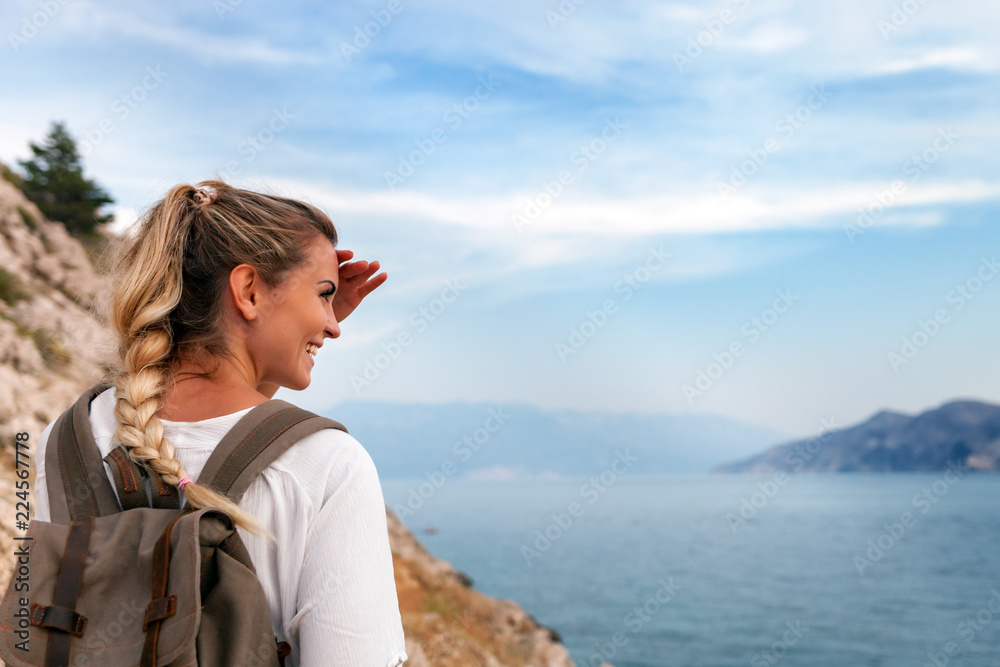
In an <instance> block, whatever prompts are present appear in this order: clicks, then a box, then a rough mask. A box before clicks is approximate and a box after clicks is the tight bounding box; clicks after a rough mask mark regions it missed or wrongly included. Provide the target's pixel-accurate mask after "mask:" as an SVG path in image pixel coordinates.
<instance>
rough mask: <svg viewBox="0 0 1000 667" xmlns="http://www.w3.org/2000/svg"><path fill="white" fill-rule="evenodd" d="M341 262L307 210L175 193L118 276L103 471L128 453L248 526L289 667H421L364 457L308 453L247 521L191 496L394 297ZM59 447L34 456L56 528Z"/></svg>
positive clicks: (340, 450)
mask: <svg viewBox="0 0 1000 667" xmlns="http://www.w3.org/2000/svg"><path fill="white" fill-rule="evenodd" d="M336 244H337V232H336V229H335V228H334V226H333V223H332V222H331V221H330V220H329V218H328V217H327V216H326V215H324V214H323V213H321V212H320V211H319V210H317V209H316V208H314V207H312V206H310V205H308V204H305V203H302V202H298V201H294V200H291V199H285V198H282V197H275V196H270V195H264V194H259V193H254V192H249V191H246V190H240V189H236V188H233V187H230V186H228V185H227V184H225V183H223V182H220V181H208V182H205V183H201V184H200V185H199V188H194V187H192V186H189V185H180V186H177V187H175V188H173V189H172V190H171V191H170V192H169V193H168V194H167V196H166V197H165V198H164V199H163V200H161V201H160V202H158V203H157V204H156V205H154V206H153V207H152V208H151V209H150V210H149V212H148V213H147V214H146V215H145V216H144V217H143V219H142V220H140V221H139V223H137V225H136V226H135V227H134V232H133V233H132V234H131V235H130V236H129V238H127V239H126V240H125V241H124V242H123V243H122V247H121V249H120V250H119V253H118V256H117V257H116V259H115V262H114V264H113V266H114V267H115V275H114V276H113V281H112V291H111V299H110V318H109V319H110V324H111V326H112V327H113V329H114V330H115V332H116V334H117V336H118V341H119V347H118V355H117V359H116V360H115V361H116V364H117V367H116V368H114V369H113V371H112V373H111V380H112V381H113V383H114V386H113V387H112V388H111V389H108V390H107V391H105V392H103V393H101V394H100V395H99V396H98V397H97V398H96V399H94V401H93V402H92V403H91V408H90V410H91V412H90V422H91V428H92V430H93V432H94V437H95V440H96V442H97V443H98V447H99V448H100V450H101V456H102V457H104V456H105V455H107V454H108V453H109V452H110V451H111V450H112V449H113V448H114V447H116V446H117V445H118V444H124V445H125V446H126V447H127V448H128V449H129V455H130V456H131V457H132V458H133V459H134V460H136V461H137V462H140V461H142V462H145V464H146V465H148V466H149V467H151V468H152V469H153V470H155V471H156V472H158V473H159V474H160V475H161V476H162V477H163V479H164V480H165V481H166V482H167V483H169V484H172V485H175V486H177V487H178V489H180V490H181V496H182V497H183V498H184V502H185V504H186V505H190V506H193V507H195V508H201V507H209V506H214V507H220V508H222V509H225V510H226V511H227V512H228V513H229V514H230V515H231V516H232V517H233V519H234V521H235V522H236V524H237V526H238V527H239V530H240V536H241V537H242V538H243V540H244V542H245V544H246V546H247V549H248V551H249V552H250V556H251V559H252V560H253V563H254V566H255V568H256V570H257V574H258V577H259V579H260V581H261V584H262V586H263V589H264V593H265V595H266V597H267V601H268V606H269V610H270V614H271V621H272V626H273V629H274V633H275V635H276V636H277V638H278V639H279V640H280V641H285V642H288V643H289V644H290V645H291V647H292V653H291V655H290V657H289V661H288V662H287V663H286V664H288V665H297V666H299V667H317V666H320V665H323V666H326V665H352V666H353V665H371V666H373V667H376V666H377V667H395V666H397V665H400V664H402V663H403V661H405V660H406V658H407V656H406V653H405V646H404V642H403V629H402V624H401V621H400V616H399V608H398V602H397V598H396V589H395V582H394V579H393V570H392V556H391V554H390V551H389V543H388V535H387V529H386V520H385V505H384V501H383V498H382V492H381V487H380V486H379V480H378V475H377V473H376V470H375V466H374V464H373V463H372V460H371V458H370V457H369V455H368V453H367V452H366V451H365V450H364V448H363V447H362V446H361V445H360V444H359V443H358V442H357V440H355V439H354V438H352V437H351V436H349V435H347V434H346V433H343V432H341V431H338V430H334V429H323V430H321V431H318V432H316V433H314V434H312V435H310V436H307V437H304V438H302V440H300V441H299V442H298V443H296V445H295V446H294V447H292V448H291V449H289V450H288V451H287V452H286V453H284V454H283V455H282V456H281V457H279V458H278V459H277V460H276V461H275V462H274V463H273V464H271V466H269V467H268V468H267V469H266V470H265V471H264V472H263V473H262V474H261V475H260V476H259V477H258V478H257V479H256V480H254V482H253V483H252V484H251V485H250V487H249V489H248V490H247V492H246V494H245V495H244V496H243V498H242V500H241V501H240V504H239V505H235V504H233V503H232V502H231V501H229V500H228V499H226V498H225V497H222V496H220V495H218V494H216V493H215V492H213V491H211V490H210V489H208V488H205V487H202V486H199V485H198V484H197V483H195V482H193V481H191V480H192V479H194V480H196V479H198V475H199V473H200V472H201V469H202V467H203V466H204V465H205V462H206V461H207V460H208V457H209V455H210V454H211V453H212V449H213V448H214V446H215V445H216V444H218V442H219V441H220V440H221V439H222V437H223V436H224V435H225V433H226V432H227V431H228V430H229V429H230V428H232V426H233V425H235V424H236V422H237V421H239V419H240V418H241V417H242V416H244V415H245V414H246V413H247V412H249V411H250V409H251V408H253V407H254V406H256V405H258V404H260V403H263V402H264V401H267V400H268V399H270V398H271V396H272V395H273V394H274V392H275V391H277V389H278V387H288V388H289V389H296V390H301V389H305V388H306V387H308V386H309V383H310V380H311V377H310V374H311V370H312V367H313V364H314V362H313V356H315V354H316V353H317V351H318V350H319V348H320V347H322V345H323V343H324V341H325V340H326V339H327V338H336V337H338V336H339V335H340V325H339V322H340V321H342V320H343V319H344V318H345V317H347V316H348V315H349V314H350V313H351V312H353V310H354V309H355V308H356V307H357V306H358V304H359V303H360V302H361V300H362V299H364V297H365V296H367V295H368V294H370V293H371V291H372V290H374V289H375V288H376V287H378V286H379V285H381V284H382V283H383V282H384V281H385V279H386V277H387V276H386V274H384V273H382V274H379V275H374V274H375V273H376V272H377V271H378V268H379V266H378V262H371V263H368V262H364V261H358V262H349V261H348V260H350V259H351V257H352V256H353V253H352V252H351V251H349V250H336ZM373 276H374V277H373ZM51 430H52V424H50V425H49V427H48V428H46V429H45V431H44V432H43V433H42V435H41V437H40V438H39V443H38V447H37V450H36V462H37V465H38V468H37V476H36V484H35V496H36V512H35V516H36V518H37V519H41V520H49V507H48V492H47V488H46V479H45V470H44V461H45V454H44V448H45V444H46V441H47V440H48V436H49V433H50V431H51ZM108 474H109V479H110V469H108ZM268 534H269V535H268ZM265 536H267V537H270V536H273V537H274V538H276V543H271V542H269V540H268V539H267V538H266V537H265Z"/></svg>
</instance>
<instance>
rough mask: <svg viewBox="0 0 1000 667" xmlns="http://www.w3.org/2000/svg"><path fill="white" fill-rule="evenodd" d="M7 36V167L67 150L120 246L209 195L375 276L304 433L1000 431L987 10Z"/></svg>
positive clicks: (315, 20)
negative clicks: (251, 194)
mask: <svg viewBox="0 0 1000 667" xmlns="http://www.w3.org/2000/svg"><path fill="white" fill-rule="evenodd" d="M0 24H2V26H3V44H0V89H2V90H3V93H4V94H3V95H2V97H0V160H3V161H4V162H7V163H8V164H13V163H14V162H15V160H17V159H22V158H24V157H26V156H27V154H28V148H27V143H28V141H29V140H33V139H34V140H38V139H39V138H41V137H42V136H43V135H44V134H45V132H46V131H47V129H48V126H49V123H50V121H52V120H56V119H61V120H65V121H66V122H67V124H68V127H69V130H70V131H71V133H73V134H74V135H75V136H76V137H77V138H78V140H79V141H80V144H81V147H82V148H83V150H84V153H85V165H86V169H87V171H88V174H89V175H90V176H92V177H94V178H95V179H96V180H98V181H99V182H100V183H101V184H103V185H104V186H105V187H106V188H107V189H108V190H109V191H110V192H111V194H112V196H113V197H114V198H115V200H116V204H115V206H116V215H117V219H118V224H119V225H120V226H124V225H127V224H128V223H129V222H130V221H131V220H134V218H135V216H136V214H137V212H138V211H141V210H142V209H143V208H144V207H146V206H149V205H150V204H151V203H152V202H153V201H155V200H156V199H157V198H158V197H159V196H161V195H162V194H163V193H164V192H165V190H166V189H168V188H169V187H170V186H171V185H173V184H175V183H177V182H197V181H199V180H202V179H204V178H209V177H212V176H213V175H223V176H224V177H226V178H227V179H230V180H233V181H234V182H236V183H238V184H241V185H245V186H247V187H253V188H265V189H268V190H270V191H275V192H280V193H282V194H287V195H291V196H297V197H302V198H307V199H309V200H310V201H312V202H313V203H316V204H317V205H319V206H321V207H323V208H324V210H326V211H327V212H328V213H329V214H330V215H331V217H332V218H333V219H334V221H335V223H336V224H337V225H338V228H339V229H340V231H341V234H342V239H343V247H348V248H351V249H354V250H355V251H356V252H358V254H359V256H361V257H364V258H371V259H379V260H380V261H381V262H382V263H383V266H384V267H385V268H386V270H387V271H388V273H389V281H388V282H387V283H386V285H385V286H383V287H382V288H380V289H379V291H378V292H376V294H375V295H373V297H372V298H371V299H370V302H368V303H366V305H365V308H364V309H363V310H360V311H358V312H357V313H356V314H355V315H353V316H352V317H351V319H349V320H348V321H347V322H346V323H345V326H344V329H343V331H344V333H343V336H342V337H341V339H340V340H339V341H338V342H337V343H336V344H333V345H328V346H327V347H325V348H324V350H323V351H322V353H321V354H320V356H319V358H318V359H317V365H316V367H315V369H314V371H313V384H312V386H311V387H310V388H309V389H308V390H306V391H305V392H303V393H302V394H300V395H297V396H292V394H291V393H290V392H289V393H288V395H285V396H284V397H285V398H290V399H292V400H297V401H298V402H300V403H301V404H302V405H304V406H305V407H309V408H313V409H321V408H326V407H329V406H330V405H332V404H334V403H336V402H338V401H339V400H342V399H345V398H349V397H350V398H358V397H360V398H371V399H384V400H394V401H427V402H442V401H451V400H477V401H478V400H485V401H519V402H528V403H534V404H537V405H539V406H542V407H574V408H594V409H608V410H613V411H638V412H644V413H659V412H671V413H681V412H711V413H717V414H722V415H726V416H730V417H734V418H738V419H743V420H746V421H749V422H753V423H756V424H762V425H766V426H770V427H773V428H776V429H779V430H781V431H783V432H786V433H788V434H789V435H812V434H815V433H816V432H817V431H818V430H819V429H820V427H821V422H820V420H821V419H822V418H835V419H837V420H839V421H840V422H842V423H845V424H846V423H850V422H853V421H856V420H859V419H862V418H864V417H867V416H869V415H870V414H871V413H873V412H875V411H877V410H879V409H883V408H889V409H894V410H901V411H906V412H914V411H919V410H922V409H926V408H929V407H933V406H935V405H938V404H940V403H942V402H945V401H947V400H950V399H952V398H958V397H971V398H981V399H985V400H990V401H1000V384H998V383H997V382H996V380H995V378H996V377H998V371H1000V355H998V354H997V353H996V346H997V344H998V341H997V336H996V332H997V323H998V318H997V312H998V306H1000V280H991V278H992V277H993V275H992V274H993V273H995V269H994V266H993V263H992V258H993V257H994V256H997V255H1000V231H998V229H997V225H996V224H995V219H996V214H997V213H998V211H1000V163H998V161H997V160H996V159H995V155H996V153H997V149H998V148H1000V129H998V128H1000V126H998V123H997V109H998V101H1000V100H998V91H1000V86H998V82H1000V81H998V79H1000V77H998V69H1000V49H998V47H997V41H996V38H995V35H996V33H997V29H998V28H1000V14H997V12H996V10H995V7H993V6H992V5H991V4H990V3H987V2H971V1H957V2H951V3H942V2H938V1H936V0H925V1H924V2H922V3H921V2H920V1H919V0H909V2H907V3H893V2H880V1H876V2H853V1H846V2H845V1H840V2H833V1H829V0H827V1H822V2H809V3H806V2H800V3H793V2H778V1H774V2H767V1H764V0H737V1H735V2H733V1H728V2H713V3H654V2H640V1H633V2H621V3H598V2H595V1H594V0H589V1H587V2H581V3H580V4H575V3H574V2H573V1H572V0H564V1H563V2H562V4H560V3H559V2H556V1H555V0H550V1H548V2H516V1H513V0H506V1H505V2H502V3H501V2H488V3H475V4H470V3H460V2H452V1H445V0H441V1H425V2H420V3H416V2H412V3H411V2H407V1H405V0H399V1H398V2H395V1H394V2H389V1H378V2H343V3H320V2H290V3H283V4H280V5H279V4H276V3H259V2H249V1H242V2H240V1H238V0H219V1H217V2H212V1H210V0H200V1H198V2H194V1H182V2H174V3H153V2H143V1H139V2H124V1H114V0H109V1H105V2H91V1H89V0H68V1H66V2H60V1H59V0H51V1H50V2H48V3H46V2H38V1H37V0H36V1H25V2H22V1H20V0H18V1H12V2H6V3H4V4H3V7H2V8H0ZM366 31H367V34H365V33H366ZM859 209H861V210H868V211H871V214H870V217H867V218H859V212H858V211H859ZM658 257H659V258H663V257H665V259H657V258H658ZM456 281H457V282H456ZM449 285H451V287H449ZM781 295H784V297H783V298H782V296H781ZM963 295H964V296H963ZM776 300H778V301H777V303H776ZM609 304H610V305H609ZM421 309H423V311H421ZM778 310H782V311H783V312H780V313H779V312H778ZM935 316H937V317H938V320H937V321H936V322H935V321H933V320H934V319H935ZM754 318H756V320H755V319H754ZM755 322H756V323H755ZM921 323H923V324H921ZM574 330H575V331H576V332H577V333H576V334H574V333H573V331H574ZM930 332H933V333H932V334H931V333H930ZM402 341H405V342H402ZM734 344H735V345H736V348H737V350H738V352H739V354H738V355H734V356H733V357H732V358H731V359H730V358H728V357H727V354H731V352H729V350H731V349H732V348H733V346H734ZM397 345H398V348H397V347H396V346H397ZM908 346H912V347H908ZM567 350H572V351H571V352H568V351H567ZM379 355H382V356H379ZM893 355H895V356H893ZM900 359H902V360H903V361H900ZM366 368H367V369H368V375H367V377H366V376H365V369H366ZM700 374H704V375H700ZM699 377H701V382H700V384H699V382H698V381H699ZM685 385H688V386H689V387H690V388H691V389H688V390H687V391H685ZM699 387H700V388H699ZM692 389H694V390H697V392H695V391H692Z"/></svg>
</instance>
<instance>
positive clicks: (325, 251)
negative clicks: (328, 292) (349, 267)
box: [302, 239, 339, 280]
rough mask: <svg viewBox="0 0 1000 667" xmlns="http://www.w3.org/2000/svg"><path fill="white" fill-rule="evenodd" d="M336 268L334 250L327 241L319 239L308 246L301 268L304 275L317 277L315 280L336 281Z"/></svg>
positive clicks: (336, 262) (337, 263)
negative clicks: (326, 279)
mask: <svg viewBox="0 0 1000 667" xmlns="http://www.w3.org/2000/svg"><path fill="white" fill-rule="evenodd" d="M338 266H339V262H338V261H337V250H336V248H334V247H333V244H332V243H330V242H329V241H328V240H326V239H320V240H318V241H315V242H313V243H312V244H310V246H309V251H308V253H307V256H306V261H305V263H304V265H303V267H302V268H303V269H304V272H305V273H307V274H309V275H311V276H317V278H316V279H317V280H318V279H320V278H328V279H330V280H336V279H337V273H338V270H337V269H338Z"/></svg>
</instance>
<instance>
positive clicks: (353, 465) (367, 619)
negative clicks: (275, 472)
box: [285, 436, 407, 667]
mask: <svg viewBox="0 0 1000 667" xmlns="http://www.w3.org/2000/svg"><path fill="white" fill-rule="evenodd" d="M339 455H341V456H344V457H345V461H344V462H343V463H342V464H340V465H335V466H333V467H332V468H331V472H330V475H329V477H328V480H327V486H326V490H325V493H324V499H323V503H322V505H321V506H320V508H319V511H318V512H317V513H316V515H315V517H314V518H313V520H312V521H311V522H310V524H309V526H308V528H307V537H306V548H305V554H304V558H303V561H302V573H301V576H300V579H299V585H298V591H297V595H298V604H297V605H296V609H297V611H296V613H295V615H294V617H293V618H292V619H291V620H290V621H289V623H288V626H287V627H286V629H285V634H286V636H290V637H297V640H298V641H297V644H298V647H299V656H297V657H298V660H297V661H295V662H297V664H298V665H299V667H348V666H350V667H397V666H398V665H401V664H403V662H404V661H405V660H406V659H407V655H406V650H405V648H406V647H405V643H404V637H403V626H402V621H401V618H400V614H399V601H398V598H397V596H396V582H395V579H394V577H393V566H392V553H391V551H390V548H389V535H388V528H387V525H386V516H385V501H384V499H383V496H382V489H381V486H380V484H379V479H378V473H377V472H376V470H375V464H374V463H373V462H372V459H371V457H370V456H369V454H368V452H367V451H366V450H365V449H364V448H363V447H362V446H361V444H360V443H358V442H357V440H355V439H354V438H351V437H349V436H348V444H347V446H346V447H345V448H344V449H343V450H341V452H340V453H339ZM293 645H294V644H293ZM294 657H295V656H293V659H294Z"/></svg>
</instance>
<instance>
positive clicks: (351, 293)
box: [333, 250, 389, 322]
mask: <svg viewBox="0 0 1000 667" xmlns="http://www.w3.org/2000/svg"><path fill="white" fill-rule="evenodd" d="M352 257H354V252H353V251H351V250H337V260H338V261H339V262H340V284H339V285H338V286H337V291H336V293H335V294H334V295H333V315H334V317H336V318H337V321H338V322H343V321H344V320H345V319H346V318H347V316H348V315H350V314H351V313H353V312H354V309H355V308H357V307H358V305H360V303H361V301H362V300H363V299H364V298H365V297H366V296H368V295H369V294H371V293H372V292H373V291H374V290H375V288H376V287H378V286H379V285H381V284H382V283H384V282H385V280H386V278H388V277H389V274H387V273H380V274H378V275H377V276H375V277H374V278H373V277H372V276H373V275H375V273H376V272H377V271H378V270H379V263H378V260H375V261H373V262H369V261H367V260H363V259H362V260H358V261H356V262H349V261H347V260H349V259H351V258H352Z"/></svg>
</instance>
